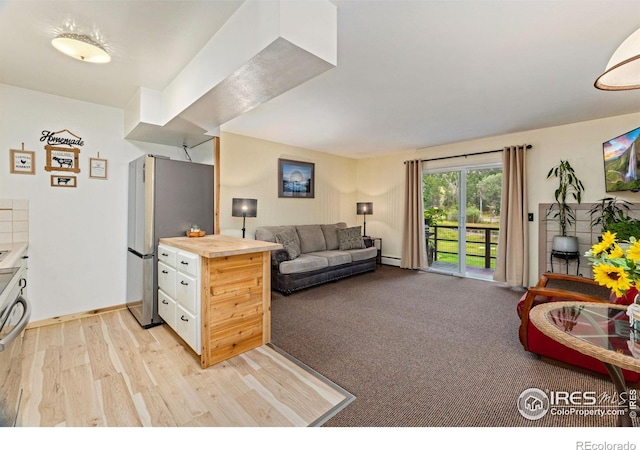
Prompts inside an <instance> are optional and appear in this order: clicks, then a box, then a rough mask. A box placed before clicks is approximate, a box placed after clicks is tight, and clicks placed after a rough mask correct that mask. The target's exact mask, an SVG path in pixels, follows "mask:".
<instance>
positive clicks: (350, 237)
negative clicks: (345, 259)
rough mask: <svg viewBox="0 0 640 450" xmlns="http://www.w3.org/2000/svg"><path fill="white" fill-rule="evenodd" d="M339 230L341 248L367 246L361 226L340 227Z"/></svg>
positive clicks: (350, 248) (348, 248)
mask: <svg viewBox="0 0 640 450" xmlns="http://www.w3.org/2000/svg"><path fill="white" fill-rule="evenodd" d="M337 231H338V246H339V248H340V250H352V249H356V248H365V247H364V239H362V232H361V231H360V227H349V228H338V230H337Z"/></svg>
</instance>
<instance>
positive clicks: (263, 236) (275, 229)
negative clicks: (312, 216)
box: [256, 225, 296, 242]
mask: <svg viewBox="0 0 640 450" xmlns="http://www.w3.org/2000/svg"><path fill="white" fill-rule="evenodd" d="M286 230H293V231H295V230H296V228H295V227H294V226H292V225H278V226H267V227H258V228H256V240H258V241H266V242H275V241H276V233H280V232H281V231H286Z"/></svg>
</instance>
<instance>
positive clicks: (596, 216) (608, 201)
mask: <svg viewBox="0 0 640 450" xmlns="http://www.w3.org/2000/svg"><path fill="white" fill-rule="evenodd" d="M631 206H633V204H632V203H629V202H628V201H626V200H618V199H617V198H616V197H605V198H602V199H600V201H599V203H596V204H594V205H593V207H592V208H591V209H590V210H589V215H590V216H591V228H594V227H597V226H598V225H599V226H600V231H602V232H604V231H607V230H608V229H609V227H610V226H611V225H612V224H614V223H617V222H627V221H629V220H631V218H630V217H629V211H631Z"/></svg>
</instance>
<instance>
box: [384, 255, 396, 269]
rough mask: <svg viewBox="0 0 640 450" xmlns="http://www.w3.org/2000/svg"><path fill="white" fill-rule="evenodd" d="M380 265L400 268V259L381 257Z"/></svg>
mask: <svg viewBox="0 0 640 450" xmlns="http://www.w3.org/2000/svg"><path fill="white" fill-rule="evenodd" d="M382 264H384V265H387V266H396V267H400V258H392V257H390V256H383V257H382Z"/></svg>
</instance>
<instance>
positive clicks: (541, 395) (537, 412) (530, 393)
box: [518, 388, 549, 420]
mask: <svg viewBox="0 0 640 450" xmlns="http://www.w3.org/2000/svg"><path fill="white" fill-rule="evenodd" d="M518 411H520V414H521V415H522V417H524V418H525V419H529V420H538V419H542V418H543V417H544V416H545V415H546V414H547V412H549V396H548V395H547V394H546V393H545V392H544V391H543V390H541V389H538V388H529V389H525V390H524V391H522V394H520V397H518Z"/></svg>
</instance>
